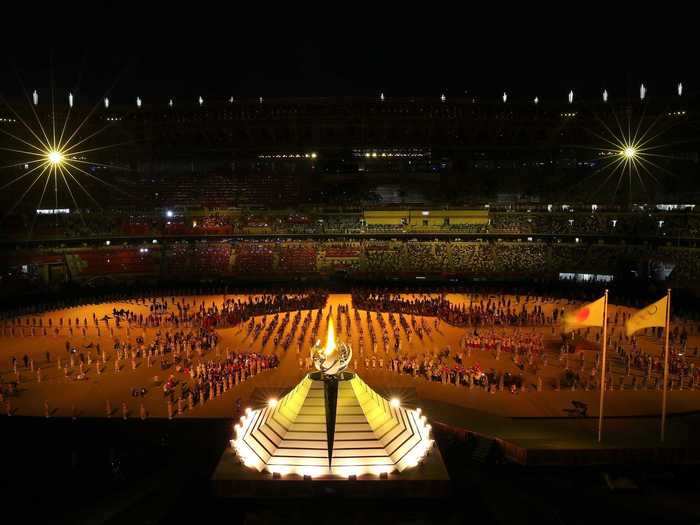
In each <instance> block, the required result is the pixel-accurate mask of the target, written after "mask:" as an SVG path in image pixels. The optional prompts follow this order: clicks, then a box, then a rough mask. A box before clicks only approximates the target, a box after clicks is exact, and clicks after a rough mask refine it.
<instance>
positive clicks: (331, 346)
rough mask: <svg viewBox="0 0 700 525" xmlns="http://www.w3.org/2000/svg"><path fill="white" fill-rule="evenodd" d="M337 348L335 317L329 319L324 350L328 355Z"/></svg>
mask: <svg viewBox="0 0 700 525" xmlns="http://www.w3.org/2000/svg"><path fill="white" fill-rule="evenodd" d="M333 350H335V328H333V319H332V318H331V319H328V332H326V347H325V348H324V349H323V352H324V353H325V354H326V355H328V354H330V353H331V352H333Z"/></svg>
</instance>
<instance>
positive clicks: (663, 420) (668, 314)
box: [661, 288, 671, 443]
mask: <svg viewBox="0 0 700 525" xmlns="http://www.w3.org/2000/svg"><path fill="white" fill-rule="evenodd" d="M666 297H667V300H666V326H665V327H664V332H665V333H664V336H665V337H664V338H665V342H664V389H663V394H662V396H661V442H662V443H663V442H664V438H665V437H666V390H667V386H668V338H669V335H670V332H671V289H670V288H669V289H668V295H667V296H666Z"/></svg>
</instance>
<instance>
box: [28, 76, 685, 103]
mask: <svg viewBox="0 0 700 525" xmlns="http://www.w3.org/2000/svg"><path fill="white" fill-rule="evenodd" d="M676 92H677V93H678V96H679V97H680V96H683V82H679V83H678V86H677V87H676ZM602 96H603V102H607V101H608V90H607V89H604V90H603V93H602ZM646 97H647V88H646V86H645V85H644V83H642V84H641V85H640V86H639V99H640V100H644V99H645V98H646ZM567 98H568V100H569V104H573V103H574V90H573V89H572V90H571V91H569V94H568V97H567ZM501 99H502V100H503V103H504V104H505V103H506V102H508V92H507V91H504V92H503V95H502V96H501ZM74 100H75V99H74V97H73V93H68V105H69V106H70V107H73V102H74ZM379 100H381V101H382V102H384V100H385V96H384V93H380V94H379ZM440 100H441V101H442V102H446V101H447V95H445V94H444V93H442V94H441V95H440ZM228 101H229V103H230V104H233V103H234V102H235V98H234V97H229V99H228ZM32 102H33V103H34V105H35V106H38V105H39V93H38V92H37V90H36V89H35V90H34V92H33V93H32ZM197 102H198V104H199V105H200V106H203V105H204V97H202V96H201V95H200V96H199V97H198V98H197ZM258 102H259V103H260V104H262V103H263V97H258ZM533 102H534V103H535V104H539V102H540V99H539V97H535V98H534V99H533ZM142 105H143V100H142V99H141V97H138V96H137V97H136V107H138V108H140V107H141V106H142ZM174 105H175V102H174V100H173V99H172V98H171V99H169V100H168V106H169V107H173V106H174ZM104 107H105V109H109V97H105V98H104Z"/></svg>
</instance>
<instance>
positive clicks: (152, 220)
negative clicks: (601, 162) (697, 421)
mask: <svg viewBox="0 0 700 525" xmlns="http://www.w3.org/2000/svg"><path fill="white" fill-rule="evenodd" d="M550 206H551V208H548V207H542V206H535V205H532V206H528V207H525V208H523V209H520V208H518V207H514V206H511V207H508V206H505V207H498V206H496V205H492V206H491V207H490V209H489V221H488V222H487V223H484V224H450V223H449V222H447V223H445V224H432V225H430V226H429V227H428V226H425V225H420V226H419V225H414V226H411V225H408V224H403V223H399V224H389V223H387V224H376V223H371V224H367V223H366V222H364V221H363V214H362V212H361V211H357V210H353V211H349V212H341V213H337V212H336V213H323V212H322V211H319V210H317V209H313V208H312V209H310V210H309V211H308V212H306V213H302V212H288V213H284V212H279V211H274V210H271V211H270V212H268V213H265V212H250V213H241V212H240V211H239V210H235V212H224V213H218V214H197V215H191V216H186V214H184V213H182V212H178V213H175V212H172V211H171V213H170V214H166V215H165V216H164V214H163V213H162V212H158V211H146V210H144V211H142V212H138V213H134V212H130V213H129V215H124V214H122V213H120V212H117V211H115V212H113V213H112V214H109V213H107V214H105V213H101V214H89V215H87V216H84V217H80V216H79V215H78V214H68V215H62V216H58V217H54V216H43V217H24V218H23V221H24V224H23V227H24V228H29V227H30V225H33V234H34V235H37V236H39V237H45V238H52V237H91V236H96V235H101V236H104V235H115V234H121V235H153V236H160V235H177V234H179V235H193V234H212V235H234V234H242V233H270V234H280V235H284V234H346V235H347V234H361V233H392V232H393V233H410V232H411V231H435V232H464V233H491V234H499V233H500V234H519V235H526V234H554V235H570V234H581V235H604V236H608V235H629V236H644V237H669V238H674V237H678V236H681V237H686V238H693V237H697V236H698V235H699V234H700V215H699V214H698V213H695V212H694V211H680V212H679V211H671V212H669V211H662V210H654V209H651V208H649V209H639V210H619V209H618V210H612V209H605V210H603V209H600V210H599V209H591V206H590V205H589V206H580V207H576V206H573V207H572V206H568V205H564V207H562V206H554V205H550ZM86 219H87V220H86ZM20 223H21V221H20ZM23 227H17V228H15V230H22V229H23ZM10 233H12V232H10Z"/></svg>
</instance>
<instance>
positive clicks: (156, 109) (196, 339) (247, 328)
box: [0, 66, 700, 523]
mask: <svg viewBox="0 0 700 525" xmlns="http://www.w3.org/2000/svg"><path fill="white" fill-rule="evenodd" d="M154 67H155V66H154ZM52 74H53V73H52ZM27 75H28V76H32V75H31V74H30V73H29V72H27ZM52 78H53V77H52ZM652 80H653V82H652ZM596 82H598V81H597V80H591V79H589V80H587V81H586V82H582V84H583V85H582V86H581V87H580V88H569V89H566V90H564V91H562V92H561V93H559V94H558V95H555V96H550V95H549V94H546V93H544V92H542V93H541V94H540V95H538V94H537V93H536V92H531V91H530V90H527V89H525V88H523V89H518V88H519V86H517V85H515V86H513V88H512V89H500V88H499V89H498V90H486V89H483V90H481V91H478V90H477V91H474V92H472V91H471V90H467V91H465V90H460V91H456V90H447V89H443V90H441V89H435V91H434V92H433V93H432V94H427V95H426V94H423V95H420V96H405V95H394V94H392V93H391V92H390V90H388V89H387V90H386V91H383V90H381V89H377V90H376V92H375V93H374V94H372V95H353V96H311V95H305V96H273V95H265V96H260V95H257V96H251V95H237V94H233V95H222V94H220V93H217V92H216V90H215V89H214V88H212V90H211V93H212V94H208V93H209V92H208V91H207V90H206V89H202V90H201V91H200V92H199V93H196V94H194V95H192V94H191V93H190V94H188V95H184V94H180V95H179V96H175V95H170V94H167V93H165V92H163V93H154V92H153V89H151V90H150V91H148V92H146V93H145V94H143V92H139V91H138V90H137V89H134V84H133V83H132V84H127V86H125V87H124V88H116V89H111V88H110V89H109V90H107V91H105V92H101V93H96V94H92V93H91V94H87V93H84V92H81V91H80V90H79V89H76V88H75V87H70V84H66V85H56V84H55V83H54V81H53V79H52V80H51V83H50V84H49V85H47V84H46V83H45V84H37V86H36V87H34V86H31V85H25V83H24V82H22V84H21V90H19V91H18V92H16V93H13V92H10V93H8V94H7V95H5V94H3V95H2V106H1V107H0V164H1V165H2V169H1V170H0V188H1V189H2V191H0V206H1V207H2V209H3V210H4V213H3V217H2V221H1V222H0V246H1V247H2V249H1V250H0V291H1V292H2V293H1V294H0V357H1V359H0V387H1V388H0V398H1V399H0V402H1V406H0V413H1V414H2V416H1V417H0V419H1V421H2V430H3V435H5V436H7V439H8V441H7V444H8V445H7V448H6V454H7V457H6V458H5V459H4V460H3V464H4V466H5V468H4V469H3V470H4V471H5V473H6V476H5V481H6V482H7V484H8V486H10V485H11V489H9V494H10V497H11V498H12V500H13V501H16V502H19V503H20V504H25V503H28V502H30V501H33V497H34V495H33V494H34V492H36V491H37V490H38V491H40V492H41V494H42V495H43V496H42V497H43V499H44V500H45V503H46V504H47V505H46V508H41V509H38V510H37V511H36V512H37V517H40V518H41V519H44V520H46V521H48V522H52V523H53V522H56V523H59V522H60V523H63V522H66V523H77V522H81V521H84V520H93V519H96V517H97V516H103V517H102V518H100V519H101V521H103V522H104V523H122V522H127V521H128V522H132V523H133V522H144V523H145V522H149V523H166V522H168V523H179V522H181V521H183V522H184V521H191V520H193V519H228V518H229V517H231V516H235V520H237V521H240V522H252V521H256V522H266V523H267V522H270V523H272V522H274V523H276V522H278V521H281V520H285V521H289V520H291V521H294V522H297V521H298V522H301V521H302V520H304V521H305V522H306V521H308V519H311V520H312V521H315V520H318V521H323V522H326V521H327V520H328V519H330V518H329V516H330V515H334V516H335V515H336V513H337V508H338V506H340V505H342V504H343V502H345V501H348V500H350V501H357V502H361V505H360V507H362V509H363V510H361V509H359V508H358V509H352V508H348V509H346V510H347V514H346V515H345V516H343V517H342V518H341V517H336V518H334V519H335V520H336V521H337V520H341V521H342V520H346V521H352V522H355V521H359V520H360V519H362V520H363V521H370V522H374V521H380V520H381V521H386V519H394V520H413V519H415V520H418V521H420V522H423V521H425V522H433V521H438V520H439V521H444V522H450V523H457V522H459V523H461V522H462V521H466V520H467V519H469V520H473V519H487V520H490V521H492V522H498V523H501V522H502V523H510V522H512V521H515V520H519V521H523V520H524V521H525V522H528V523H529V522H550V521H552V522H554V521H556V522H558V523H584V522H590V521H591V520H594V519H600V516H599V513H600V512H603V513H605V514H606V515H607V516H609V517H610V519H634V520H635V521H638V522H640V523H646V522H647V521H650V520H654V521H658V520H659V519H663V520H668V519H671V518H672V519H671V521H673V520H675V519H678V521H679V522H688V520H692V519H693V517H694V518H695V519H696V518H697V516H698V515H700V514H698V513H699V512H700V510H699V509H698V507H697V502H696V501H695V498H694V496H693V494H694V491H696V490H697V488H698V486H697V480H696V476H694V474H693V472H694V467H695V466H696V465H697V463H698V461H700V448H699V447H698V444H697V439H696V438H697V436H698V435H699V434H698V432H699V430H700V422H699V421H698V416H697V414H698V411H700V392H699V391H698V387H699V386H700V366H699V365H700V354H699V350H698V349H699V348H700V315H699V311H698V307H697V305H698V302H697V301H698V294H700V246H699V245H698V244H699V242H700V210H698V209H696V205H697V202H698V197H699V196H700V185H699V183H698V180H699V179H698V177H697V174H698V162H700V157H699V154H700V135H698V132H697V129H698V128H697V126H698V116H699V115H700V99H698V92H697V91H694V90H693V89H692V88H690V87H689V85H684V83H683V82H682V81H678V80H673V79H669V78H664V77H663V76H661V75H659V77H658V78H656V79H653V78H652V79H650V80H648V81H646V82H645V81H644V80H639V81H637V80H635V81H634V82H632V81H630V82H627V85H626V86H625V87H624V88H619V89H617V90H616V89H615V88H617V87H618V86H613V85H612V84H607V85H606V84H605V82H604V81H603V80H602V79H601V80H600V81H599V82H598V83H596ZM686 84H688V81H686ZM154 86H155V83H154ZM290 91H292V90H291V89H290ZM76 493H77V494H80V495H81V496H80V497H78V499H79V500H80V502H75V499H76ZM620 493H623V494H622V496H623V497H624V498H626V499H625V500H624V501H622V500H621V498H620V497H619V496H621V494H620ZM464 494H469V495H470V496H469V497H470V498H473V499H470V500H469V501H461V500H460V498H462V496H463V495H464ZM572 494H574V495H576V494H577V495H578V496H572ZM502 497H506V498H509V499H510V500H512V501H513V502H514V503H516V504H515V505H513V506H512V507H511V506H508V505H502V504H501V503H499V502H500V501H501V500H500V498H502ZM580 498H583V499H584V500H585V499H590V502H591V503H590V505H586V504H584V505H581V503H582V501H581V499H580ZM552 500H554V501H552ZM66 501H70V502H71V503H69V504H66ZM185 501H187V502H188V503H187V504H185V505H183V502H185ZM310 505H313V506H314V508H315V510H314V512H313V513H310V511H309V510H308V508H310ZM465 506H466V507H467V508H466V509H465ZM183 507H186V508H183ZM581 507H584V508H581ZM523 508H528V509H530V510H523ZM669 509H672V510H669ZM365 512H366V513H367V514H365ZM674 513H675V514H674ZM669 516H671V518H669ZM691 522H692V521H691Z"/></svg>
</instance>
